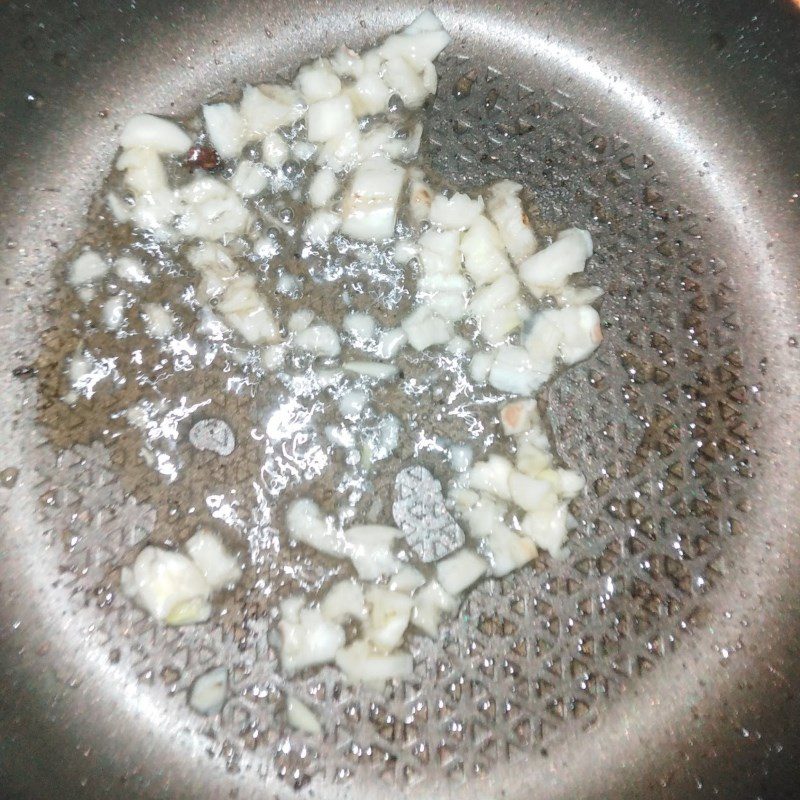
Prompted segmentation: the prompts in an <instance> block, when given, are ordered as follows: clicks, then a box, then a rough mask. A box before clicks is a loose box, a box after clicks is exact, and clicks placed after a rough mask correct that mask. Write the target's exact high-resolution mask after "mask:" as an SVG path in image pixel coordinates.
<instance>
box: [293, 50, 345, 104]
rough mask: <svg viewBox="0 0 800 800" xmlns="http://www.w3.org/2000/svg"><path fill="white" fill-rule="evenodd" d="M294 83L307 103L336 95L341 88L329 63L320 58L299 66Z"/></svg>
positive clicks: (337, 77) (340, 83)
mask: <svg viewBox="0 0 800 800" xmlns="http://www.w3.org/2000/svg"><path fill="white" fill-rule="evenodd" d="M294 84H295V86H296V87H297V89H298V90H299V91H300V94H301V95H303V99H304V100H305V101H306V102H307V103H315V102H316V101H317V100H327V99H329V98H331V97H336V95H337V94H339V92H340V91H341V90H342V82H341V81H340V80H339V76H338V75H337V74H336V73H335V72H334V71H333V70H332V69H331V66H330V63H329V62H328V61H327V60H326V59H322V58H320V59H318V60H317V61H315V62H314V63H313V64H307V65H306V66H305V67H301V68H300V71H299V72H298V73H297V77H296V78H295V81H294Z"/></svg>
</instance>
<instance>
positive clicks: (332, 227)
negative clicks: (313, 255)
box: [303, 209, 342, 245]
mask: <svg viewBox="0 0 800 800" xmlns="http://www.w3.org/2000/svg"><path fill="white" fill-rule="evenodd" d="M341 224H342V216H341V214H337V213H336V212H335V211H327V210H325V209H319V210H318V211H314V212H313V213H312V214H309V216H308V219H306V223H305V225H304V226H303V238H304V239H306V240H307V241H309V242H311V244H316V245H321V244H325V242H327V241H328V239H330V238H331V236H332V235H333V234H334V233H335V232H336V231H337V230H338V229H339V227H340V226H341Z"/></svg>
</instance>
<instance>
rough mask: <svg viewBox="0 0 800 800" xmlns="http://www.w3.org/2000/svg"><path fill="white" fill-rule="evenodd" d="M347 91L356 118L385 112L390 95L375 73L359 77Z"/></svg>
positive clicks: (387, 88)
mask: <svg viewBox="0 0 800 800" xmlns="http://www.w3.org/2000/svg"><path fill="white" fill-rule="evenodd" d="M347 91H348V96H349V97H350V101H351V102H352V104H353V110H354V111H355V113H356V114H358V116H364V115H365V114H380V113H381V112H382V111H385V110H386V107H387V105H388V104H389V97H390V95H391V91H390V90H389V87H388V86H387V85H386V84H385V83H384V82H383V81H382V80H381V78H380V76H379V75H378V74H377V73H375V72H367V73H364V74H362V75H360V76H359V77H358V78H357V80H356V81H355V83H354V84H353V85H352V86H350V88H349V89H348V90H347Z"/></svg>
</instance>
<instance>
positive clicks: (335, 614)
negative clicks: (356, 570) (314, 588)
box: [320, 580, 367, 624]
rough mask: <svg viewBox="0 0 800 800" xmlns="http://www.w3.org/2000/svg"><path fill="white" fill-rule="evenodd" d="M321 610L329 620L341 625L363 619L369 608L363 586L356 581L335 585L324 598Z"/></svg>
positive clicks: (345, 581) (344, 581) (346, 581)
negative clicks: (348, 621) (350, 620)
mask: <svg viewBox="0 0 800 800" xmlns="http://www.w3.org/2000/svg"><path fill="white" fill-rule="evenodd" d="M320 610H321V611H322V614H323V615H324V616H325V617H326V618H327V619H329V620H331V621H332V622H338V623H340V624H341V623H343V622H346V621H347V620H349V619H354V620H361V619H363V618H364V617H365V616H366V614H367V608H366V604H365V600H364V590H363V589H362V588H361V584H360V583H358V581H354V580H343V581H339V582H338V583H335V584H334V585H333V586H332V587H331V588H330V589H329V590H328V593H327V594H326V595H325V597H324V598H323V600H322V603H321V604H320Z"/></svg>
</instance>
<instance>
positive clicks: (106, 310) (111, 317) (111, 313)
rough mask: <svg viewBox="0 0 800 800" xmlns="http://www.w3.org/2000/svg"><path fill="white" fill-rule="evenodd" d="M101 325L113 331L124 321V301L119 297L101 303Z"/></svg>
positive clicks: (115, 296)
mask: <svg viewBox="0 0 800 800" xmlns="http://www.w3.org/2000/svg"><path fill="white" fill-rule="evenodd" d="M102 314H103V323H104V325H105V326H106V328H108V329H109V330H111V331H115V330H116V329H117V328H119V326H120V325H122V322H123V320H124V319H125V301H124V300H123V299H122V297H121V296H120V295H118V294H117V295H114V296H113V297H109V298H108V300H106V301H105V303H103V312H102Z"/></svg>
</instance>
